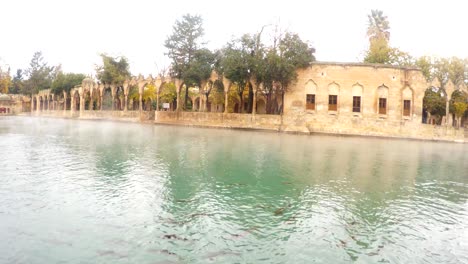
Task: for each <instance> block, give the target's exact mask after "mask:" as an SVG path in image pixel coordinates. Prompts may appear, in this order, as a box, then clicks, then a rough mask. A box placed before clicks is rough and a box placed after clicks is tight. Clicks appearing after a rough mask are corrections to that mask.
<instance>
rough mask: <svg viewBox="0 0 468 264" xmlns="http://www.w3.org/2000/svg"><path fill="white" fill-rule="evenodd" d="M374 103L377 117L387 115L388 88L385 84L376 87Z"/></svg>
mask: <svg viewBox="0 0 468 264" xmlns="http://www.w3.org/2000/svg"><path fill="white" fill-rule="evenodd" d="M375 101H376V103H375V107H376V112H377V113H378V114H379V115H386V114H387V113H388V87H387V86H385V84H382V85H380V86H379V87H377V90H376V100H375Z"/></svg>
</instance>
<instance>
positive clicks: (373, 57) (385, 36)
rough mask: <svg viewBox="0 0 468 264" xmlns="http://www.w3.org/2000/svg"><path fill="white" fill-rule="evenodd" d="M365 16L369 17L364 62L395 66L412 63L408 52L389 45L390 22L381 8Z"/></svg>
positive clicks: (410, 64)
mask: <svg viewBox="0 0 468 264" xmlns="http://www.w3.org/2000/svg"><path fill="white" fill-rule="evenodd" d="M367 18H368V19H369V23H368V25H367V37H368V38H369V49H368V50H367V52H366V55H365V57H364V62H366V63H379V64H391V65H397V66H412V65H414V60H413V58H412V57H411V56H410V55H409V53H407V52H404V51H401V50H400V49H398V48H392V47H390V45H389V41H390V31H389V30H390V23H389V21H388V18H387V16H384V15H383V12H382V11H381V10H371V14H370V15H368V16H367Z"/></svg>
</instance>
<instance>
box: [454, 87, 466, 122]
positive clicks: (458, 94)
mask: <svg viewBox="0 0 468 264" xmlns="http://www.w3.org/2000/svg"><path fill="white" fill-rule="evenodd" d="M467 103H468V95H467V94H466V93H464V92H462V91H460V90H457V91H455V92H453V94H452V98H451V99H450V113H453V114H455V116H456V117H462V116H463V115H464V113H465V111H466V105H467ZM464 107H465V108H464ZM463 109H464V110H463ZM462 110H463V111H462Z"/></svg>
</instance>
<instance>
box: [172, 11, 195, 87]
mask: <svg viewBox="0 0 468 264" xmlns="http://www.w3.org/2000/svg"><path fill="white" fill-rule="evenodd" d="M203 34H204V31H203V20H202V18H201V17H200V16H198V15H195V16H192V15H190V14H186V15H184V16H182V19H181V20H177V21H176V22H175V24H174V26H173V27H172V35H170V36H169V37H168V38H167V39H166V42H165V43H164V46H165V47H166V48H167V53H166V55H167V56H168V57H169V58H170V59H171V60H172V64H171V74H172V76H173V77H176V78H179V79H183V78H184V73H185V71H186V70H187V68H188V67H189V65H190V63H191V62H192V59H193V58H194V56H195V53H196V52H197V51H198V50H199V49H200V47H201V45H202V43H201V38H202V37H203Z"/></svg>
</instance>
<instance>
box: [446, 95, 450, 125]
mask: <svg viewBox="0 0 468 264" xmlns="http://www.w3.org/2000/svg"><path fill="white" fill-rule="evenodd" d="M446 97H447V96H446ZM445 125H446V126H449V125H450V123H449V100H448V98H446V100H445Z"/></svg>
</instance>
